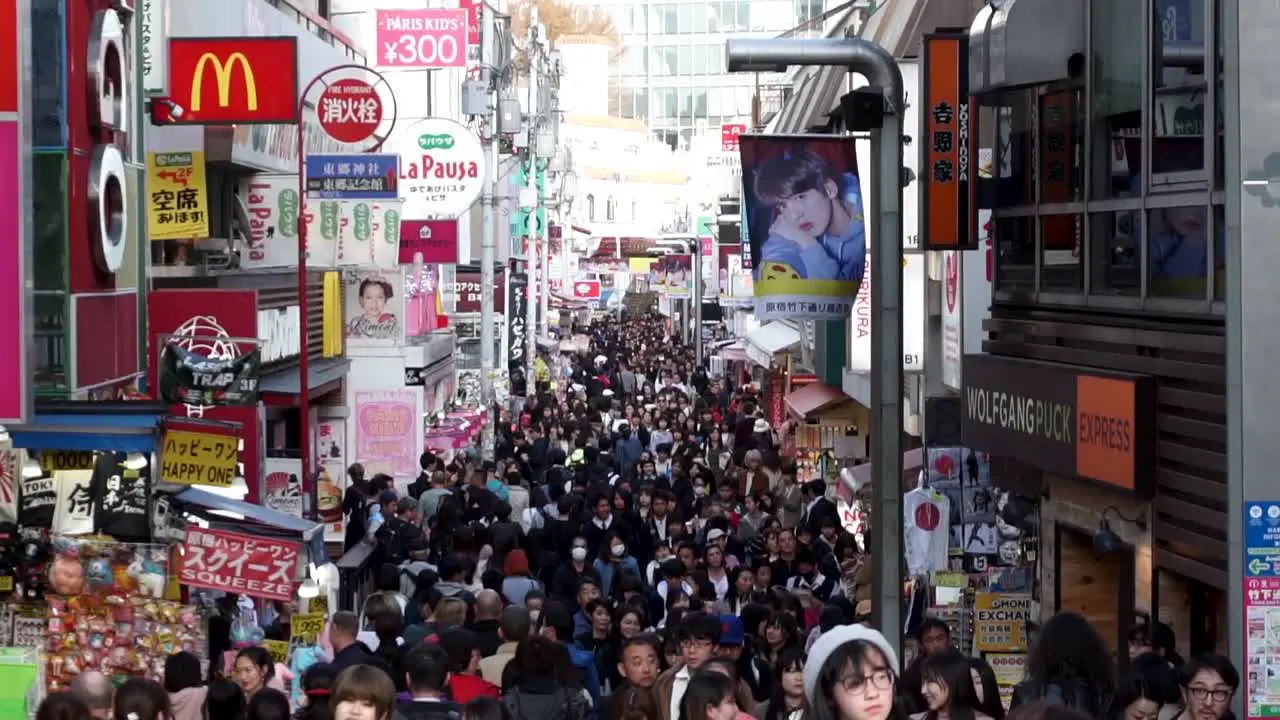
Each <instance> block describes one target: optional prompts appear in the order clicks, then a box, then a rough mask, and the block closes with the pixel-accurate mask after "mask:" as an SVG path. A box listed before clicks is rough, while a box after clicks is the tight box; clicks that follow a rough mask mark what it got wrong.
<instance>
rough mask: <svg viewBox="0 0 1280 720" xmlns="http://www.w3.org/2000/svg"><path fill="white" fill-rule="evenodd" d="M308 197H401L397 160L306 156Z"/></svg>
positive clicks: (371, 156)
mask: <svg viewBox="0 0 1280 720" xmlns="http://www.w3.org/2000/svg"><path fill="white" fill-rule="evenodd" d="M306 171H307V182H306V187H307V197H309V198H316V199H320V200H395V199H396V198H398V197H399V196H400V156H399V155H388V154H347V155H308V156H307V162H306Z"/></svg>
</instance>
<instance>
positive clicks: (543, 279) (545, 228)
mask: <svg viewBox="0 0 1280 720" xmlns="http://www.w3.org/2000/svg"><path fill="white" fill-rule="evenodd" d="M557 104H558V103H557V101H556V96H555V95H552V96H551V107H550V108H548V110H549V111H550V118H549V120H550V122H551V123H552V124H553V127H554V126H555V125H557V124H559V122H560V120H559V113H558V112H557V110H558V108H557V107H556V105H557ZM553 136H554V137H559V133H553ZM549 164H550V163H548V165H549ZM549 175H550V173H547V175H546V176H544V177H543V181H542V187H543V190H540V191H539V192H538V207H543V206H544V205H545V204H546V201H547V199H546V197H545V194H546V190H547V189H548V185H550V183H551V178H550V177H549ZM543 215H544V222H543V223H542V227H541V228H539V229H538V233H539V235H541V237H540V238H539V239H538V244H539V246H540V249H539V251H538V257H540V258H542V274H541V275H540V276H539V282H540V283H541V284H540V285H539V286H538V287H539V289H540V290H541V296H542V301H541V302H540V303H538V304H539V305H540V306H541V308H542V314H541V317H539V318H538V337H539V338H545V337H551V331H550V330H549V329H548V327H547V325H548V323H547V319H548V317H549V316H550V315H551V208H546V209H545V210H544V211H543ZM560 252H561V253H562V254H563V253H564V230H563V228H562V229H561V230H560ZM561 282H566V280H563V279H562V280H561ZM534 345H535V346H536V345H537V343H534Z"/></svg>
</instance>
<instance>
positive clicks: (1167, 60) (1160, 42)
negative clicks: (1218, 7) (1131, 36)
mask: <svg viewBox="0 0 1280 720" xmlns="http://www.w3.org/2000/svg"><path fill="white" fill-rule="evenodd" d="M1204 2H1205V0H1182V1H1180V2H1172V1H1171V0H1150V3H1149V7H1150V12H1151V18H1152V19H1151V26H1152V28H1151V29H1152V33H1151V35H1152V41H1151V57H1150V58H1149V60H1150V62H1149V64H1148V67H1149V69H1150V72H1151V92H1152V96H1151V99H1150V102H1151V109H1150V112H1151V176H1152V183H1153V185H1154V184H1159V183H1161V182H1182V181H1186V180H1192V179H1195V173H1202V172H1203V171H1204V169H1205V163H1204V160H1205V155H1204V133H1205V118H1206V115H1207V113H1206V111H1205V101H1206V99H1207V93H1206V90H1207V89H1208V82H1207V81H1208V78H1207V76H1206V74H1205V40H1206V38H1205V32H1204V31H1205V22H1204V18H1205V12H1204V7H1205V6H1204ZM1201 179H1203V178H1202V177H1201Z"/></svg>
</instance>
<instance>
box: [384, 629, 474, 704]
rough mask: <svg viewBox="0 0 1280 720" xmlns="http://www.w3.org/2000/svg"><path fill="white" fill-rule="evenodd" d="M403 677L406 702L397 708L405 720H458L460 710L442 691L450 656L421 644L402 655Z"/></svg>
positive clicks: (428, 645)
mask: <svg viewBox="0 0 1280 720" xmlns="http://www.w3.org/2000/svg"><path fill="white" fill-rule="evenodd" d="M402 664H403V666H404V672H405V676H406V678H407V680H408V683H409V695H410V697H411V699H410V700H409V702H402V703H400V704H399V706H398V707H397V708H396V709H397V710H399V711H400V714H401V715H403V716H404V718H405V720H458V718H460V717H461V715H462V706H461V705H459V704H458V703H456V702H454V701H453V699H452V698H450V697H449V694H448V693H447V692H446V691H445V684H446V683H447V681H448V678H449V655H448V653H446V652H445V651H444V649H443V648H441V647H440V646H439V645H435V644H431V643H420V644H418V645H416V646H414V647H413V649H411V650H410V651H409V652H407V653H405V656H404V660H403V661H402Z"/></svg>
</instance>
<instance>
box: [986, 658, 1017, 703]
mask: <svg viewBox="0 0 1280 720" xmlns="http://www.w3.org/2000/svg"><path fill="white" fill-rule="evenodd" d="M983 659H984V660H986V661H987V663H988V664H989V665H991V671H992V672H994V673H995V675H996V685H997V686H999V688H1000V702H1002V703H1004V706H1005V707H1006V708H1007V707H1009V704H1010V703H1011V702H1013V688H1014V686H1016V685H1017V684H1018V683H1020V682H1022V679H1023V678H1024V677H1026V667H1027V656H1026V655H1023V654H1022V653H987V654H986V655H985V656H984V657H983Z"/></svg>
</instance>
